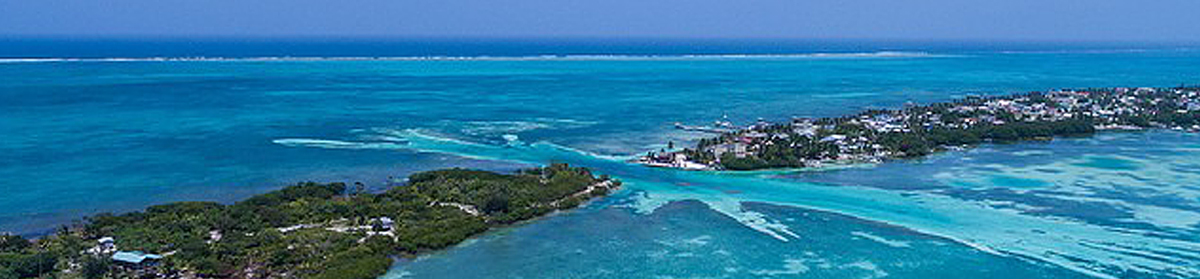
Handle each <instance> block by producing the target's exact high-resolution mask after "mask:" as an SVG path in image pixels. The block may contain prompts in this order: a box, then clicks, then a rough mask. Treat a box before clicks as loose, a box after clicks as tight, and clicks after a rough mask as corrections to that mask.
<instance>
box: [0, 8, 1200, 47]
mask: <svg viewBox="0 0 1200 279" xmlns="http://www.w3.org/2000/svg"><path fill="white" fill-rule="evenodd" d="M1197 11H1200V1H1196V0H1151V1H1134V0H1091V1H1084V0H986V1H985V0H0V37H22V36H55V37H58V36H62V37H110V36H111V37H129V36H137V37H394V38H407V37H450V38H459V37H464V38H475V37H481V38H495V37H501V38H524V37H536V38H558V37H584V38H772V39H780V38H783V39H830V38H843V39H901V40H1049V41H1188V42H1195V41H1200V16H1197Z"/></svg>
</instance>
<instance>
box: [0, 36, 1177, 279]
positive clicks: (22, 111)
mask: <svg viewBox="0 0 1200 279" xmlns="http://www.w3.org/2000/svg"><path fill="white" fill-rule="evenodd" d="M1196 65H1200V49H1198V48H1192V47H1188V46H1173V45H1161V44H1157V45H1145V44H1143V45H1123V44H1079V45H1077V44H1065V43H962V42H886V41H837V42H821V41H804V42H785V41H746V42H741V41H637V40H624V41H603V40H578V41H548V40H501V41H489V40H470V41H463V40H432V41H420V40H412V41H361V42H358V41H351V42H343V41H338V40H332V39H330V40H327V41H282V42H280V41H231V40H211V41H200V42H195V41H184V40H150V39H145V40H142V39H128V40H100V39H94V40H92V39H89V40H53V39H22V40H0V101H2V102H0V116H2V117H0V134H2V135H3V136H0V154H4V155H3V156H0V176H2V177H4V178H5V179H3V180H2V181H0V191H2V192H3V193H4V194H3V195H0V231H9V232H15V233H20V234H26V235H39V234H44V233H47V232H50V231H52V230H54V229H55V228H56V227H58V226H61V225H64V224H70V223H71V222H75V221H79V220H80V219H81V218H82V217H83V216H86V215H90V214H95V213H100V212H126V211H130V210H138V209H141V208H144V207H145V206H148V205H152V204H158V203H164V202H170V201H182V200H211V201H220V202H232V201H236V200H239V199H241V198H245V197H248V196H251V195H254V194H257V193H262V192H266V191H270V190H272V189H277V188H279V187H281V186H283V185H286V184H288V183H294V182H299V181H310V180H311V181H348V182H349V181H361V182H364V183H366V184H367V185H370V187H371V188H372V189H373V190H376V191H379V190H382V189H385V188H386V187H392V186H393V185H397V184H402V183H403V182H402V179H403V177H405V176H406V175H408V174H411V173H413V172H417V171H422V170H430V169H435V168H444V167H456V166H459V167H469V168H478V169H487V170H495V171H511V170H514V169H517V168H521V167H527V166H532V165H539V164H546V163H549V162H567V163H571V164H577V165H582V166H587V167H590V168H593V169H595V170H596V171H597V172H599V173H605V174H610V175H613V176H614V177H617V178H619V179H622V180H623V181H625V182H626V187H625V189H624V190H622V191H620V192H618V193H616V194H615V195H613V196H611V197H608V198H605V199H602V200H599V201H596V202H593V203H591V204H589V205H587V206H586V207H585V208H582V209H580V210H576V211H571V212H564V213H559V214H556V215H553V216H550V217H546V218H542V219H539V220H537V221H534V222H530V223H528V224H524V225H521V226H515V227H511V228H506V229H503V230H499V231H494V232H491V233H488V234H487V235H485V236H482V237H479V238H477V239H473V240H471V241H469V242H467V243H464V244H462V245H460V246H458V247H455V248H453V249H449V250H446V251H441V252H437V253H432V254H429V255H425V256H422V257H420V258H418V259H415V260H402V261H399V262H398V263H397V264H395V265H394V266H393V269H392V270H391V272H389V274H388V275H386V276H384V278H763V277H776V278H779V277H796V276H804V277H813V278H880V277H888V278H930V277H944V278H946V277H948V278H960V277H968V276H972V277H980V278H1072V277H1101V278H1195V277H1200V182H1197V181H1200V165H1198V163H1197V162H1200V135H1196V134H1188V133H1178V132H1168V131H1146V132H1132V133H1104V134H1100V135H1097V136H1095V137H1089V138H1064V139H1056V140H1054V141H1051V142H1037V143H1020V144H996V145H992V144H989V145H983V146H980V147H978V148H975V149H970V150H966V151H953V152H947V153H942V154H937V155H935V156H931V157H928V158H924V159H919V160H905V161H895V162H888V163H884V164H880V165H870V166H852V167H846V168H840V169H833V170H819V171H814V170H781V171H761V172H749V173H722V172H713V173H708V172H686V171H676V170H665V169H649V168H644V167H641V166H636V165H631V164H628V163H625V162H624V160H625V159H627V158H630V157H631V156H634V155H636V154H640V153H643V152H646V151H650V150H657V149H660V148H663V147H665V146H666V145H667V144H668V142H674V143H675V144H677V145H682V144H688V143H690V142H692V141H694V140H695V139H697V138H700V137H703V136H705V135H704V134H702V133H696V132H685V131H679V130H675V129H674V128H673V123H675V122H680V123H685V124H692V125H700V124H707V123H711V122H712V121H715V120H721V119H728V120H731V121H733V122H735V123H739V124H749V123H751V122H753V121H755V120H757V119H760V118H761V119H765V120H768V121H785V120H787V119H790V118H791V117H794V116H811V117H822V116H836V115H841V114H847V113H854V112H857V111H860V110H863V109H869V108H888V107H898V106H902V105H903V104H905V103H907V102H916V103H928V102H936V101H945V100H950V99H953V98H957V97H963V96H967V95H989V94H1007V93H1018V92H1026V91H1034V90H1047V89H1053V88H1081V87H1109V86H1155V87H1168V86H1177V85H1181V84H1192V85H1194V84H1197V83H1198V82H1200V70H1198V68H1196Z"/></svg>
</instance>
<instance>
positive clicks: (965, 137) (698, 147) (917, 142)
mask: <svg viewBox="0 0 1200 279" xmlns="http://www.w3.org/2000/svg"><path fill="white" fill-rule="evenodd" d="M717 123H723V124H724V125H725V126H722V127H727V126H731V125H730V124H728V123H727V122H720V121H718V122H717ZM675 126H676V127H677V128H678V129H685V130H692V129H708V128H706V127H701V128H697V127H694V126H686V125H683V124H679V123H676V124H675ZM722 127H718V128H722ZM714 129H715V128H714ZM1147 129H1162V130H1172V131H1184V132H1190V133H1197V132H1200V87H1175V88H1146V87H1142V88H1123V87H1116V88H1102V89H1081V90H1053V91H1048V92H1030V93H1024V94H1010V95H1003V96H991V97H978V96H971V97H966V98H961V99H955V100H952V101H947V102H939V103H932V104H928V105H920V106H918V105H915V104H911V103H909V104H907V105H905V107H904V108H901V109H871V110H866V111H863V112H860V113H857V114H851V115H845V116H840V117H824V118H815V119H811V118H793V119H792V121H790V122H787V123H768V122H766V121H763V120H761V119H760V120H759V121H758V122H757V123H754V124H752V125H749V126H746V127H743V128H739V129H736V130H734V131H729V132H721V133H719V134H718V135H717V136H715V137H711V138H702V139H700V140H699V141H698V143H696V144H695V146H694V147H692V148H683V149H682V150H665V149H663V150H660V151H659V152H653V151H651V152H647V153H646V155H644V156H641V157H638V158H636V159H633V160H630V161H629V162H631V163H637V164H641V165H644V166H648V167H657V168H674V169H683V170H693V171H753V170H770V169H797V168H799V169H804V168H822V167H823V166H824V165H829V164H832V165H855V164H878V163H882V162H885V161H891V160H900V159H911V158H920V157H924V156H928V155H930V154H934V153H939V152H944V151H947V150H960V149H969V148H973V147H974V146H976V145H978V144H985V143H1006V142H1024V141H1045V140H1053V139H1054V138H1057V137H1073V136H1091V135H1094V134H1096V133H1100V132H1114V131H1143V130H1147Z"/></svg>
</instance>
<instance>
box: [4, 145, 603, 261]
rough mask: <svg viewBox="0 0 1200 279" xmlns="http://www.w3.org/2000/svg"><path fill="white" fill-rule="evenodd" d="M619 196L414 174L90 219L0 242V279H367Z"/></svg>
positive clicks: (573, 186) (574, 182)
mask: <svg viewBox="0 0 1200 279" xmlns="http://www.w3.org/2000/svg"><path fill="white" fill-rule="evenodd" d="M620 184H621V183H620V181H618V180H615V179H611V178H609V177H608V176H606V175H600V176H594V175H593V174H592V172H591V171H590V170H588V169H586V168H582V167H572V166H568V165H566V164H551V165H549V166H545V167H539V168H532V169H525V170H520V171H518V172H516V173H514V174H499V173H494V172H488V171H479V170H467V169H446V170H435V171H428V172H421V173H416V174H413V175H411V176H410V177H409V179H408V182H407V183H406V184H405V185H400V186H395V187H391V188H389V189H386V190H385V191H382V192H378V193H372V192H371V191H367V190H366V189H365V188H366V187H365V185H363V184H360V183H355V184H354V185H352V186H348V185H347V184H344V183H327V184H322V183H313V182H306V183H299V184H296V185H292V186H288V187H285V188H283V189H280V190H277V191H273V192H269V193H265V194H261V195H257V196H254V197H251V198H249V199H246V200H243V201H240V202H237V203H233V204H228V205H227V204H221V203H215V202H177V203H170V204H164V205H157V206H152V207H149V208H147V209H146V210H145V211H141V212H131V213H125V214H120V215H114V214H100V215H95V216H91V217H88V218H86V219H85V220H82V221H81V222H79V223H78V224H75V225H69V226H63V227H62V228H61V229H59V230H58V231H57V232H56V233H54V234H52V235H49V236H45V237H41V238H39V239H36V240H27V239H25V238H23V237H21V236H16V235H0V278H3V279H8V278H376V277H378V276H380V275H382V274H384V273H385V272H386V271H387V269H388V267H389V266H390V265H391V264H392V262H393V259H395V258H397V257H414V256H416V255H419V254H421V253H426V252H429V251H434V250H438V249H443V248H446V247H450V246H452V245H455V244H457V243H460V242H462V241H464V240H466V239H467V238H470V237H472V236H475V235H478V234H480V233H483V232H485V231H487V230H489V229H492V228H496V227H501V226H508V225H512V224H514V223H517V222H521V221H525V220H530V219H533V218H536V217H539V216H543V215H546V214H549V213H551V212H554V211H557V210H565V209H570V208H575V207H577V206H579V205H580V204H582V203H585V202H586V201H588V200H590V199H591V198H593V197H599V196H604V195H607V194H608V193H610V191H614V190H616V189H618V187H620Z"/></svg>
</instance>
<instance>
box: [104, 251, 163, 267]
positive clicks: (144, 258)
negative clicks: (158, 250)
mask: <svg viewBox="0 0 1200 279" xmlns="http://www.w3.org/2000/svg"><path fill="white" fill-rule="evenodd" d="M162 258H163V256H162V255H157V254H148V253H143V252H142V251H120V252H116V253H114V254H113V255H112V260H113V262H116V263H119V264H125V265H132V266H147V265H154V264H155V263H157V262H158V260H161V259H162Z"/></svg>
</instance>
